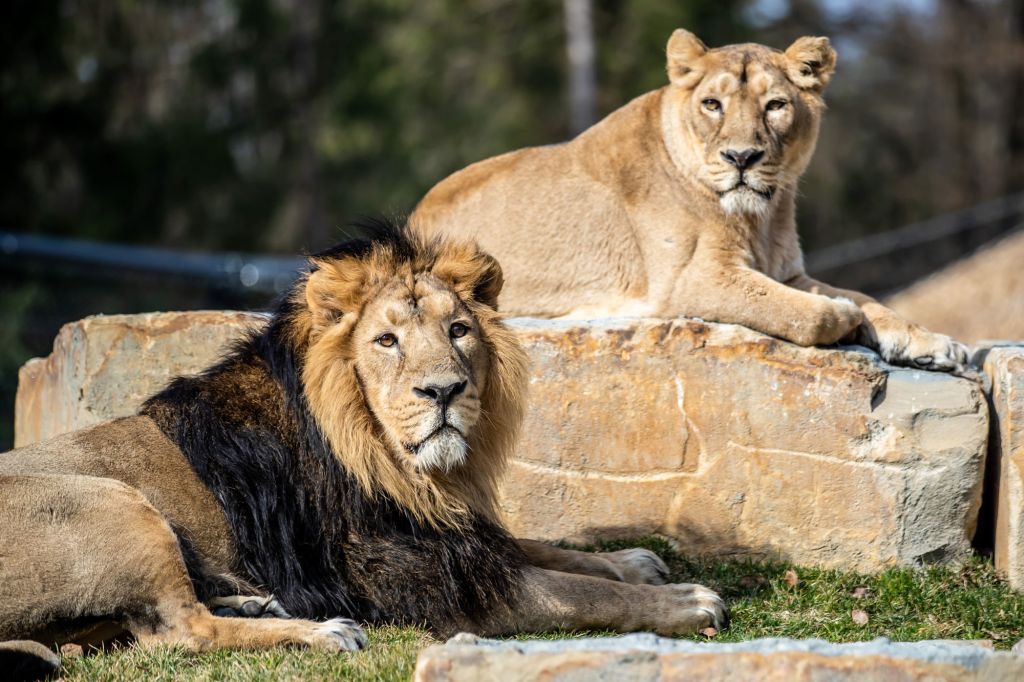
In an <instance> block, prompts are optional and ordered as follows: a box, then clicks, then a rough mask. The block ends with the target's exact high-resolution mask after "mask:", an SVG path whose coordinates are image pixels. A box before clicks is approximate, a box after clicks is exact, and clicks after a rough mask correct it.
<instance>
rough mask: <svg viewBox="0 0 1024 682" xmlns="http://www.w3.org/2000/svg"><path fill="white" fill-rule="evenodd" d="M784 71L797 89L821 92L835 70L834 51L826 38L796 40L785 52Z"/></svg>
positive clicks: (807, 37)
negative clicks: (785, 63) (785, 64)
mask: <svg viewBox="0 0 1024 682" xmlns="http://www.w3.org/2000/svg"><path fill="white" fill-rule="evenodd" d="M786 62H787V66H786V71H787V73H788V75H789V80H791V81H793V84H794V85H796V86H797V87H798V88H804V89H806V90H817V91H819V92H820V91H821V90H824V89H825V86H826V85H828V81H829V79H831V78H832V72H833V71H835V70H836V51H835V50H833V49H832V45H831V43H829V41H828V38H812V37H809V36H805V37H803V38H798V39H797V40H796V42H795V43H793V44H792V45H790V46H789V49H787V50H786Z"/></svg>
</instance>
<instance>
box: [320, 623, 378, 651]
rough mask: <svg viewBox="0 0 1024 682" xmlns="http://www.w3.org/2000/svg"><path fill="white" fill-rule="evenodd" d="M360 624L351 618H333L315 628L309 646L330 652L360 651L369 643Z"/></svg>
mask: <svg viewBox="0 0 1024 682" xmlns="http://www.w3.org/2000/svg"><path fill="white" fill-rule="evenodd" d="M369 641H370V640H369V639H368V638H367V636H366V632H365V631H364V630H363V628H362V627H360V626H359V623H357V622H355V621H354V620H351V619H349V618H332V619H331V620H328V621H325V622H323V623H317V624H316V625H315V626H314V633H313V634H312V636H311V637H310V640H309V642H308V643H309V645H310V646H313V647H316V648H318V649H326V650H328V651H359V650H360V649H364V648H365V647H366V645H367V644H368V643H369Z"/></svg>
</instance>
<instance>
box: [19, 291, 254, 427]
mask: <svg viewBox="0 0 1024 682" xmlns="http://www.w3.org/2000/svg"><path fill="white" fill-rule="evenodd" d="M263 319H265V318H264V316H262V315H253V314H249V313H236V312H219V311H196V312H190V313H144V314H140V315H96V316H93V317H87V318H85V319H84V320H79V321H78V322H72V323H70V324H66V325H64V326H63V327H62V328H61V330H60V332H59V333H58V334H57V338H56V339H55V340H54V342H53V352H52V353H51V354H50V355H49V357H46V358H36V359H34V360H29V361H28V362H27V363H26V364H25V365H24V366H23V367H22V368H21V371H20V372H19V373H18V395H17V400H16V404H15V417H14V446H15V447H20V446H22V445H27V444H29V443H34V442H36V441H39V440H44V439H46V438H51V437H53V436H56V435H59V434H61V433H66V432H67V431H74V430H75V429H82V428H85V427H87V426H92V425H93V424H98V423H100V422H102V421H105V420H107V419H113V418H114V417H123V416H125V415H129V414H132V413H133V412H135V410H137V409H138V407H139V405H140V404H141V403H142V401H143V400H145V399H146V398H148V397H149V396H150V395H152V394H153V393H155V392H156V391H158V390H160V388H161V387H163V385H164V384H166V383H167V381H168V380H169V379H172V378H174V377H175V376H178V375H179V374H190V373H194V372H198V371H199V370H201V369H203V368H205V367H207V366H208V365H210V364H211V363H212V362H213V361H214V360H215V359H216V358H217V356H218V354H219V353H220V352H221V350H222V349H223V347H224V346H225V345H226V344H227V343H228V342H230V341H233V340H234V339H237V338H238V337H239V336H240V335H241V333H242V331H243V330H244V329H246V328H248V327H251V326H252V325H254V324H258V323H259V322H260V321H261V320H263Z"/></svg>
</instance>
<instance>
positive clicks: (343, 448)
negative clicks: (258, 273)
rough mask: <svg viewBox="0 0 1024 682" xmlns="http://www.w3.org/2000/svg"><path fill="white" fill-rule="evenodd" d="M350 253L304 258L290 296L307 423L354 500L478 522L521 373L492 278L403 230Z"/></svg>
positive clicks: (448, 247)
mask: <svg viewBox="0 0 1024 682" xmlns="http://www.w3.org/2000/svg"><path fill="white" fill-rule="evenodd" d="M351 244H355V245H356V246H351ZM351 244H350V245H349V246H346V245H341V246H339V247H338V248H337V249H336V250H334V251H332V252H325V253H324V254H320V255H318V256H315V257H314V258H313V259H312V265H313V270H312V272H311V273H310V274H309V276H308V278H307V279H306V280H305V283H304V285H303V286H301V287H299V288H297V289H296V293H295V298H294V299H293V300H294V302H295V304H296V305H297V306H298V307H299V312H297V313H296V315H297V317H296V320H297V322H296V327H295V328H296V329H298V330H300V331H299V332H297V333H298V335H299V336H298V339H299V342H300V344H302V345H303V346H304V347H305V352H304V355H305V363H304V367H303V376H302V379H303V387H304V392H305V395H306V398H307V400H308V402H309V406H310V409H311V411H312V413H313V415H314V416H315V419H316V422H317V425H318V426H319V428H320V430H321V432H322V433H323V434H324V435H325V436H326V437H327V439H328V440H329V441H330V442H331V444H332V446H333V449H334V451H335V453H336V455H337V456H338V457H339V458H340V459H341V460H342V461H343V463H344V465H345V467H346V469H347V471H348V472H349V473H350V474H352V475H353V476H355V477H356V479H357V480H359V482H360V484H362V485H363V487H364V488H365V489H366V490H367V491H369V492H374V491H379V490H387V491H388V492H389V493H390V494H391V496H392V497H393V498H394V499H395V500H397V501H399V502H400V503H401V504H403V505H404V506H405V507H406V508H407V509H410V510H413V511H414V512H415V513H417V514H419V515H420V516H422V517H423V518H428V519H429V518H433V519H435V520H436V519H438V518H443V517H448V518H449V519H452V518H455V516H457V515H458V513H459V512H458V511H457V510H458V509H460V508H462V507H461V505H464V504H470V506H473V507H475V508H477V509H484V510H490V511H488V512H487V513H491V511H493V504H494V485H495V481H496V480H497V476H498V475H499V473H500V471H501V470H502V469H503V467H504V464H505V462H506V461H507V459H508V456H509V455H510V453H511V448H512V445H513V443H514V440H515V436H516V433H517V432H518V428H519V424H520V421H521V418H522V406H523V389H524V385H525V376H526V369H525V368H526V355H525V352H524V351H523V349H522V347H521V346H520V344H519V343H518V341H517V340H516V338H515V335H514V334H513V333H512V332H511V330H509V329H508V327H506V326H505V325H504V323H503V322H502V321H501V319H500V316H499V315H498V313H497V309H496V302H497V298H498V294H499V292H500V291H501V285H502V274H501V268H500V267H499V265H498V263H497V261H496V260H494V259H493V258H492V257H490V256H489V255H487V254H485V253H484V252H482V251H480V250H479V249H478V248H477V246H476V245H475V244H473V243H471V242H449V241H445V240H441V239H436V240H423V239H420V238H418V237H416V236H415V235H413V234H412V233H411V232H410V231H408V230H403V231H399V232H396V233H394V234H392V235H391V237H390V238H387V233H386V232H385V233H384V234H383V236H382V237H380V238H378V239H377V240H376V241H374V242H361V244H362V246H359V244H360V242H353V243H351ZM454 490H459V491H461V492H458V493H452V491H454ZM445 491H447V492H445ZM442 500H447V502H443V501H442ZM460 500H461V501H460ZM467 500H475V501H474V502H467Z"/></svg>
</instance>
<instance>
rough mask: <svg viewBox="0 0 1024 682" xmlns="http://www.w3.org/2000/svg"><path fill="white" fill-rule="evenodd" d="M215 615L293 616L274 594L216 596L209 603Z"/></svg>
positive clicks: (232, 616) (249, 616) (235, 616)
mask: <svg viewBox="0 0 1024 682" xmlns="http://www.w3.org/2000/svg"><path fill="white" fill-rule="evenodd" d="M208 606H209V608H210V612H211V613H213V615H215V616H222V617H227V618H291V614H289V613H288V612H287V611H285V610H284V607H283V606H281V602H279V601H277V599H275V598H274V596H273V595H271V596H269V597H259V596H248V595H232V596H230V597H215V598H213V599H211V600H210V601H209V603H208Z"/></svg>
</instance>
